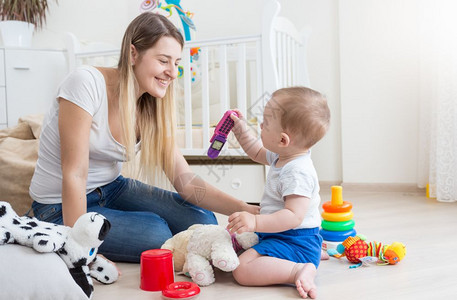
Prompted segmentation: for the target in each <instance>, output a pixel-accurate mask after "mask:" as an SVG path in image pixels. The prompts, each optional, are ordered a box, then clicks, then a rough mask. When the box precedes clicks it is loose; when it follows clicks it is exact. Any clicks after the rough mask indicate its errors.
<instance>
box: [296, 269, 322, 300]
mask: <svg viewBox="0 0 457 300" xmlns="http://www.w3.org/2000/svg"><path fill="white" fill-rule="evenodd" d="M297 265H299V266H300V267H298V268H297V271H296V273H295V286H296V287H297V291H298V293H299V294H300V296H301V297H302V298H308V297H309V298H311V299H315V298H316V297H317V287H316V284H315V283H314V277H315V276H316V267H315V266H314V265H313V264H311V263H307V264H297Z"/></svg>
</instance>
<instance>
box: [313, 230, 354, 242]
mask: <svg viewBox="0 0 457 300" xmlns="http://www.w3.org/2000/svg"><path fill="white" fill-rule="evenodd" d="M319 234H320V235H321V236H322V238H323V239H324V240H326V241H330V242H341V241H344V240H345V239H346V238H347V237H349V236H355V235H356V234H357V232H356V231H355V229H351V230H347V231H328V230H325V229H321V230H319Z"/></svg>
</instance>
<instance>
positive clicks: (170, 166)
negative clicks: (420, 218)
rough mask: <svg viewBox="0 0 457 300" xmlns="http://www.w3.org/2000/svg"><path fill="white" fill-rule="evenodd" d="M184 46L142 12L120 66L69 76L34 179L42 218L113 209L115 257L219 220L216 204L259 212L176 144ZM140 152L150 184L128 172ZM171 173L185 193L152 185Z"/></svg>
mask: <svg viewBox="0 0 457 300" xmlns="http://www.w3.org/2000/svg"><path fill="white" fill-rule="evenodd" d="M183 45H184V40H183V37H182V35H181V34H180V33H179V31H178V30H177V29H176V27H174V25H173V24H172V23H171V22H170V21H168V19H167V18H165V17H163V16H161V15H157V14H154V13H143V14H141V15H140V16H138V17H137V18H135V19H134V20H133V21H132V22H131V23H130V25H129V26H128V28H127V30H126V32H125V35H124V38H123V41H122V48H121V54H120V59H119V63H118V66H117V68H95V67H89V66H83V67H80V68H78V69H77V70H76V71H74V72H73V73H71V74H70V75H68V76H67V78H66V79H65V80H64V82H63V83H62V85H61V86H60V88H59V91H58V95H57V98H56V99H57V100H56V101H55V102H54V103H53V106H52V108H51V110H50V111H49V112H48V114H47V115H46V117H45V120H44V122H43V127H42V133H41V141H40V150H39V155H38V162H37V165H36V168H35V173H34V175H33V178H32V182H31V186H30V195H31V197H32V198H33V199H34V202H33V204H32V208H33V210H34V214H35V216H36V217H37V218H38V219H40V220H44V221H49V222H53V223H58V224H65V225H68V226H72V225H73V224H74V223H75V221H76V220H77V219H78V217H79V216H81V215H82V214H84V213H85V212H87V211H94V212H99V213H100V214H103V215H104V216H105V217H106V218H108V220H109V221H110V223H111V225H112V226H111V230H110V232H109V234H108V236H107V237H106V239H105V241H104V243H103V244H102V246H101V247H100V248H99V253H101V254H104V255H105V256H106V257H107V258H109V259H111V260H114V261H128V262H139V260H140V255H141V252H143V251H144V250H147V249H152V248H160V246H161V245H162V244H163V242H165V240H167V239H168V238H170V237H171V236H172V235H173V234H176V233H178V232H180V231H182V230H185V229H187V228H188V227H189V226H190V225H192V224H195V223H203V224H214V223H216V218H215V216H214V214H213V213H212V212H210V210H211V211H216V212H219V213H223V214H226V215H229V214H231V213H233V212H236V211H240V210H241V211H249V212H251V213H258V207H256V206H251V205H248V204H246V203H245V202H243V201H241V200H237V199H235V198H233V197H231V196H229V195H227V194H225V193H223V192H221V191H219V190H217V189H216V188H214V187H213V186H210V185H208V184H207V183H205V182H204V181H202V180H199V179H198V178H196V176H195V175H194V174H193V173H192V171H191V169H190V168H189V165H188V164H187V162H186V160H185V159H184V157H183V156H182V154H181V153H180V152H179V150H178V148H177V147H176V145H175V141H174V138H175V118H174V114H175V112H174V99H173V93H172V91H173V87H172V85H173V80H174V79H175V78H176V76H177V73H178V64H179V62H180V59H181V52H182V48H183ZM138 152H139V153H138ZM137 153H138V156H139V164H138V165H137V166H136V167H135V165H136V164H134V163H127V164H128V166H129V168H128V169H129V170H130V174H135V175H134V176H137V178H140V179H142V180H141V181H138V180H134V179H130V178H125V177H123V176H121V175H120V172H121V167H122V165H123V163H124V162H125V161H127V162H132V161H133V158H134V157H135V156H136V154H137ZM162 171H163V172H162ZM162 174H165V176H166V177H167V178H168V179H169V181H170V182H171V184H172V185H173V186H174V188H175V189H176V190H177V191H178V193H174V192H170V191H166V190H162V189H159V188H157V187H154V186H153V185H151V184H152V183H153V181H154V179H156V178H158V177H160V176H162ZM132 176H133V175H132ZM144 182H146V183H144ZM147 183H149V184H147Z"/></svg>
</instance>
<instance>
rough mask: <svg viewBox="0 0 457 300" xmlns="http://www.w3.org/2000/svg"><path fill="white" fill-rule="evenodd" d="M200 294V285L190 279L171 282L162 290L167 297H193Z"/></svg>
mask: <svg viewBox="0 0 457 300" xmlns="http://www.w3.org/2000/svg"><path fill="white" fill-rule="evenodd" d="M198 294H200V287H199V286H198V285H197V284H195V283H193V282H188V281H178V282H173V283H170V284H169V285H168V286H167V288H166V289H164V290H163V291H162V296H163V297H164V298H165V299H191V298H193V297H194V296H197V295H198Z"/></svg>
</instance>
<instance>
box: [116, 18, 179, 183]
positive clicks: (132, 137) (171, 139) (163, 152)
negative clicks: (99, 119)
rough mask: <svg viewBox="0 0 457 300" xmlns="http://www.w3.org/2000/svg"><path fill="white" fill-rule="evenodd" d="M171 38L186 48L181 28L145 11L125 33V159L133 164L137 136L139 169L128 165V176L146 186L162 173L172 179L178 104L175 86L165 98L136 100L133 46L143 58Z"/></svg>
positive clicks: (121, 90) (121, 89) (122, 78)
mask: <svg viewBox="0 0 457 300" xmlns="http://www.w3.org/2000/svg"><path fill="white" fill-rule="evenodd" d="M164 36H166V37H172V38H174V39H175V40H176V41H178V43H179V44H180V45H181V47H183V46H184V39H183V37H182V35H181V33H180V32H179V31H178V29H177V28H176V27H175V26H174V25H173V24H172V23H171V22H170V21H169V20H168V19H167V18H166V17H164V16H162V15H158V14H155V13H152V12H145V13H142V14H141V15H139V16H138V17H136V18H135V19H134V20H133V21H132V22H131V23H130V25H129V26H128V27H127V30H126V31H125V34H124V38H123V40H122V47H121V55H120V58H119V63H118V69H119V74H120V75H119V76H120V79H119V109H120V116H121V123H122V129H123V141H124V145H125V148H126V154H125V155H126V159H127V160H129V161H130V162H133V161H134V160H133V158H134V157H135V144H136V142H137V133H138V134H139V137H140V138H141V156H140V161H139V166H136V165H135V164H133V163H128V164H127V173H128V174H129V175H130V176H133V177H136V178H138V179H140V180H142V181H144V182H147V183H150V184H152V183H154V181H155V179H156V178H157V177H162V175H163V172H162V170H163V171H165V173H166V174H168V175H169V176H170V177H171V178H173V173H174V172H173V170H174V147H175V130H176V121H175V119H176V118H175V105H174V99H173V83H171V84H170V86H169V87H168V89H167V92H166V94H165V96H164V97H163V98H162V99H158V98H155V97H153V96H151V95H149V94H147V93H145V94H143V95H141V97H140V98H139V99H137V98H136V96H135V95H136V93H135V91H136V89H138V83H137V80H136V78H135V75H134V72H133V64H132V62H133V60H132V55H131V48H130V47H131V45H133V46H135V49H136V50H137V51H138V53H139V55H140V59H141V57H142V55H143V54H144V52H145V51H146V50H148V49H150V48H151V47H154V45H155V44H156V43H157V42H158V41H159V39H160V38H162V37H164Z"/></svg>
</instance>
